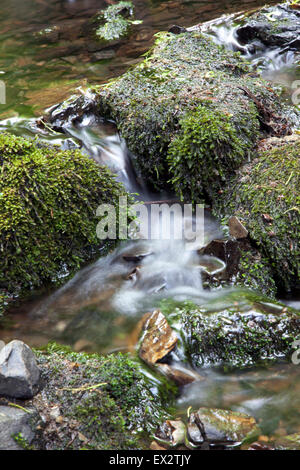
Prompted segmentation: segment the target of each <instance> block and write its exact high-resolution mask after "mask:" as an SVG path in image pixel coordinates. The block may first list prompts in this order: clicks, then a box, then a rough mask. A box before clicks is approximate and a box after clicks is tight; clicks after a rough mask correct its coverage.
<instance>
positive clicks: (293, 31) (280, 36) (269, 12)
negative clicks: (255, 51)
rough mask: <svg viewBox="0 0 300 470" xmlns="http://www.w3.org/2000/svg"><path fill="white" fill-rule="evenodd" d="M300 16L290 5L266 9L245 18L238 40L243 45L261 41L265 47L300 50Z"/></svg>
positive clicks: (237, 31) (239, 30)
mask: <svg viewBox="0 0 300 470" xmlns="http://www.w3.org/2000/svg"><path fill="white" fill-rule="evenodd" d="M299 34H300V14H299V11H297V10H295V9H293V8H290V6H289V5H288V4H283V5H276V6H272V7H265V8H262V9H261V10H259V11H257V12H254V13H252V14H250V15H247V16H246V17H245V21H244V24H243V25H242V26H240V27H238V28H237V30H236V35H237V38H238V39H239V40H240V41H241V42H242V43H243V44H249V43H251V42H252V41H253V42H254V41H256V42H257V41H258V40H259V41H261V43H262V44H263V45H264V46H265V47H276V46H277V47H287V48H289V49H291V50H292V49H295V50H299V49H300V47H299V46H300V43H299Z"/></svg>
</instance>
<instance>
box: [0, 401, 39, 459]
mask: <svg viewBox="0 0 300 470" xmlns="http://www.w3.org/2000/svg"><path fill="white" fill-rule="evenodd" d="M36 417H37V413H36V412H35V411H32V410H30V411H29V412H27V411H25V410H21V409H18V408H13V407H10V406H0V450H21V449H23V448H28V447H29V446H30V444H31V443H32V441H33V439H34V437H35V431H34V426H33V420H34V419H35V418H36Z"/></svg>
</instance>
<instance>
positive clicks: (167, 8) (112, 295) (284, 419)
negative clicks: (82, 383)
mask: <svg viewBox="0 0 300 470" xmlns="http://www.w3.org/2000/svg"><path fill="white" fill-rule="evenodd" d="M134 3H135V6H136V18H137V19H140V20H143V23H142V24H139V25H136V26H135V27H134V29H133V31H132V34H131V36H130V38H129V39H128V40H125V41H124V40H123V41H120V42H118V43H117V44H114V46H113V47H111V48H110V49H107V50H105V53H102V55H101V54H99V53H98V54H97V51H95V50H94V48H93V41H92V40H91V38H90V36H89V34H85V27H84V25H85V24H86V22H87V20H88V19H89V18H90V17H91V16H93V14H95V12H96V11H98V10H99V9H101V8H105V7H106V6H107V4H108V2H107V3H106V2H105V1H101V0H100V1H97V0H85V1H80V0H72V1H71V0H69V1H68V0H22V1H21V0H20V1H18V0H13V1H11V0H2V5H1V10H0V47H1V55H0V72H1V73H2V75H1V77H0V78H1V79H2V80H4V82H5V84H6V95H7V104H6V105H1V107H0V117H1V118H2V119H3V121H2V123H1V124H0V127H1V129H2V130H5V129H6V130H8V131H10V132H13V133H16V134H18V135H23V136H28V137H31V136H34V135H35V134H36V133H39V132H40V131H39V130H38V129H37V128H36V125H35V121H34V119H32V118H33V117H34V115H39V114H40V113H41V112H43V111H44V109H45V108H46V107H48V106H51V105H53V104H55V103H57V102H59V101H61V100H62V99H64V98H66V97H68V96H69V95H70V93H72V92H73V91H74V90H76V89H78V87H81V86H85V85H86V83H87V82H89V83H101V82H104V81H106V80H107V79H108V78H111V77H113V76H116V75H119V74H120V73H121V72H122V71H124V70H125V69H126V68H128V67H129V66H130V65H133V64H134V63H136V62H137V61H138V60H140V58H139V57H140V55H141V54H142V53H143V52H145V51H146V50H147V49H148V48H149V46H150V45H151V43H152V42H153V34H154V33H155V32H157V31H160V30H166V29H168V28H169V26H170V25H172V24H174V23H175V24H180V25H182V26H186V27H188V26H191V25H193V24H197V23H199V22H203V21H209V20H214V19H215V18H217V17H219V16H220V15H222V14H224V13H234V12H236V11H238V10H243V9H247V10H249V9H251V8H254V7H256V6H258V5H260V4H263V2H257V1H251V0H250V1H243V2H241V1H239V2H237V1H236V2H235V1H222V2H221V1H218V0H217V1H205V2H201V1H199V2H184V1H183V2H182V1H150V0H149V1H141V0H137V1H135V2H134ZM274 3H275V2H274ZM233 21H237V17H233V18H232V17H230V18H229V19H225V20H224V19H223V20H222V21H221V22H218V23H216V24H213V25H212V27H210V31H209V32H208V34H211V35H213V36H214V38H215V40H216V41H218V42H222V43H227V45H228V47H231V48H232V49H234V50H241V48H242V45H241V44H239V43H238V42H237V41H236V38H235V23H234V22H233ZM45 29H46V30H47V31H46V33H47V34H46V38H45V36H43V38H42V39H41V35H40V34H39V32H40V31H45ZM244 53H245V55H246V56H247V57H249V58H251V59H252V60H253V61H256V62H257V63H258V62H259V61H260V63H261V66H262V68H263V69H264V74H265V76H266V77H268V78H272V79H273V80H279V81H281V82H284V83H285V84H286V85H288V84H289V83H291V82H292V80H294V79H295V77H297V73H298V71H297V69H296V68H295V67H294V65H292V62H293V57H292V56H291V55H289V54H286V55H282V54H279V52H278V51H275V50H274V51H271V52H270V51H267V52H266V51H265V52H261V53H259V54H256V55H253V54H251V53H250V52H249V51H244ZM270 64H271V65H270ZM278 77H281V78H280V79H279V78H278ZM29 118H30V119H29ZM64 131H65V133H64V134H59V133H51V134H47V135H44V136H43V135H40V136H41V138H45V139H46V140H47V141H49V140H50V141H51V142H52V143H59V144H60V145H61V146H62V148H72V147H79V148H81V150H82V151H83V152H86V153H88V154H89V155H90V156H91V157H92V158H94V159H95V160H96V161H97V162H99V163H101V164H105V165H108V166H109V167H110V168H112V170H113V171H114V172H115V173H116V175H117V178H118V179H119V180H120V181H122V182H123V183H124V184H125V186H126V187H127V188H128V189H129V190H130V191H133V192H138V193H139V194H140V199H141V200H143V201H146V206H147V203H148V204H149V205H150V203H153V204H155V203H158V202H161V201H162V200H163V201H168V203H175V202H176V198H174V195H172V194H171V195H170V194H151V193H150V192H149V191H148V189H147V185H146V184H145V183H144V182H143V181H141V180H139V179H138V178H137V177H136V174H135V172H134V169H133V166H132V164H131V158H130V153H129V152H128V150H127V148H126V145H125V143H124V142H123V141H122V139H121V138H120V136H119V135H118V133H117V131H116V128H115V126H114V124H113V123H112V122H103V121H102V120H99V119H96V118H95V117H93V116H89V115H87V116H85V117H84V119H83V120H82V122H81V124H80V125H77V126H68V127H66V129H65V130H64ZM149 217H150V216H149ZM202 221H203V226H204V234H203V235H204V238H203V240H202V244H204V243H207V242H208V241H209V240H212V239H214V238H221V237H222V236H223V235H222V231H221V229H220V226H219V224H218V222H217V221H216V220H214V219H213V218H212V217H211V216H210V214H209V211H205V212H204V213H203V218H202ZM194 222H195V221H194V220H193V219H192V218H191V217H186V219H185V220H184V223H185V224H187V225H189V227H190V230H191V231H193V230H194V229H195V227H194V225H195V224H194ZM161 223H162V221H161V220H160V221H158V222H156V224H157V226H153V224H152V227H151V229H153V230H154V229H155V230H156V232H157V233H159V234H160V235H161V232H162V228H161ZM155 230H154V231H155ZM156 238H157V237H152V239H151V238H150V240H143V239H140V240H136V241H131V242H124V243H123V244H121V245H120V246H119V247H118V248H117V249H116V250H115V251H113V252H112V253H110V254H109V255H107V256H105V257H101V258H99V260H97V261H96V262H94V263H93V264H91V265H88V266H86V267H85V268H83V269H82V270H81V271H80V272H79V273H77V275H76V276H75V277H74V278H73V279H71V280H70V281H69V282H67V283H66V284H65V285H64V286H63V287H62V288H60V289H59V290H57V291H54V292H51V291H50V292H43V293H36V295H35V296H33V297H32V298H31V299H30V300H29V301H27V302H24V303H22V304H20V305H19V306H18V307H16V308H15V309H14V310H13V312H12V313H11V315H9V316H7V317H6V318H4V320H3V321H2V323H1V325H0V339H3V340H4V341H5V342H8V341H10V340H11V339H15V338H18V339H22V340H23V341H25V342H26V343H28V344H29V345H31V346H35V347H38V346H43V345H45V344H47V343H48V341H49V340H56V341H58V342H61V343H64V344H69V345H71V346H72V348H73V349H74V350H76V351H99V352H102V353H109V352H112V351H116V350H124V351H128V350H129V351H131V350H133V349H134V346H135V345H134V339H135V337H134V335H132V332H133V331H134V329H135V325H136V324H137V322H138V321H139V319H140V318H141V315H142V314H143V313H145V312H146V311H148V310H149V309H150V310H151V309H152V308H153V307H155V305H156V304H157V302H158V301H159V300H160V299H161V298H164V297H169V296H172V297H174V298H176V299H180V300H181V299H184V298H188V299H193V300H195V301H196V302H197V303H205V302H206V301H207V299H208V298H209V297H210V296H211V295H212V294H210V293H209V292H207V291H204V290H203V288H202V282H201V272H202V271H203V270H210V272H211V271H217V270H219V269H222V268H223V266H222V263H221V262H220V261H219V260H216V259H210V260H208V259H207V258H205V257H201V256H200V255H199V254H198V253H197V251H196V249H197V248H199V247H201V243H200V245H199V244H198V245H197V246H193V249H188V250H187V249H186V243H185V240H176V239H175V240H163V239H161V240H156ZM161 238H162V237H161ZM216 295H220V294H216ZM293 306H294V307H295V308H299V302H297V301H296V302H295V300H294V303H293ZM204 374H205V375H206V379H207V380H206V381H205V382H204V383H203V382H201V383H199V382H198V383H195V384H192V385H189V386H186V387H185V388H184V390H183V391H182V394H181V396H180V398H179V399H178V403H177V405H178V413H179V414H181V413H183V412H185V410H186V409H187V407H188V406H190V405H192V406H194V407H196V406H211V407H220V408H229V409H233V410H238V411H244V412H247V413H250V414H252V415H253V416H255V417H256V418H257V419H258V420H260V421H261V423H262V426H263V430H264V432H265V433H267V434H272V433H274V432H275V431H276V432H277V433H279V434H280V433H283V434H284V433H285V434H287V433H291V432H297V431H300V420H299V418H300V417H299V411H298V410H299V408H300V407H299V405H300V402H299V398H297V393H298V392H299V387H300V379H299V374H298V368H297V366H293V365H292V364H279V365H276V366H272V367H269V368H266V369H255V370H253V371H252V370H250V371H246V372H243V373H242V372H236V373H231V374H225V373H221V372H218V371H216V370H210V369H206V370H205V371H204ZM298 395H299V393H298Z"/></svg>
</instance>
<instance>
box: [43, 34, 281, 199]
mask: <svg viewBox="0 0 300 470" xmlns="http://www.w3.org/2000/svg"><path fill="white" fill-rule="evenodd" d="M91 91H92V92H93V93H94V96H93V99H92V102H93V104H91V102H89V103H87V102H86V99H84V98H80V99H79V100H77V101H76V100H75V101H73V103H72V102H69V103H67V104H66V105H65V106H61V107H60V108H59V109H57V108H56V109H55V110H54V114H53V115H50V117H49V120H50V122H51V123H53V125H54V126H55V127H56V128H57V127H60V126H59V119H60V123H62V120H68V121H69V122H70V114H72V111H74V110H79V111H78V112H77V111H76V112H75V114H74V115H73V119H75V120H77V119H78V114H79V115H80V114H81V113H80V109H81V108H82V107H87V108H88V109H91V108H93V109H94V110H95V112H98V113H99V114H101V115H103V116H105V117H108V118H110V119H111V118H112V119H114V120H115V121H116V124H117V127H118V129H119V131H120V133H121V135H122V137H124V138H125V140H126V142H127V145H128V147H129V150H130V151H131V152H132V153H133V155H134V156H135V158H134V162H135V166H136V169H137V171H138V172H139V173H140V174H141V175H142V176H143V177H144V178H146V179H147V181H148V183H149V184H150V185H152V186H154V187H156V188H160V189H161V188H163V189H165V188H166V185H167V184H168V185H169V187H170V188H172V189H173V190H175V191H176V193H177V194H179V195H181V196H182V197H183V198H185V199H186V201H187V202H189V201H191V200H194V201H195V200H199V199H201V198H203V197H204V198H206V199H209V200H211V199H213V198H214V197H215V195H216V194H217V192H218V191H219V189H220V188H222V187H223V186H224V184H225V183H226V181H227V179H228V177H229V176H230V175H232V173H233V172H234V170H235V169H236V168H237V167H239V166H240V165H241V163H242V162H244V161H245V160H246V159H247V158H248V157H249V154H250V153H251V151H252V150H253V147H254V145H255V143H256V142H257V140H258V138H259V136H260V131H262V132H263V133H266V134H271V135H282V134H286V133H289V132H290V124H289V122H288V120H287V119H285V117H284V110H283V107H282V106H281V103H280V99H279V97H278V96H277V95H276V93H275V92H274V91H273V90H272V88H271V87H270V84H268V83H266V82H264V81H263V80H262V79H261V78H259V77H258V75H256V74H255V73H253V71H251V67H250V64H249V63H248V62H246V61H245V60H244V59H243V58H241V56H240V54H239V53H233V52H232V51H229V50H226V49H225V48H224V47H222V46H218V45H217V44H215V43H214V42H213V40H212V39H211V38H209V37H208V36H205V35H203V34H202V33H200V32H199V31H189V32H184V33H182V34H179V35H176V34H172V33H160V34H159V36H158V39H157V41H156V44H155V46H154V48H153V49H152V50H151V51H149V53H148V55H147V57H146V59H145V60H144V61H143V62H141V63H140V64H139V65H137V66H136V67H135V68H133V69H131V70H129V71H128V72H126V73H125V74H124V75H123V76H121V77H120V78H118V79H115V80H113V81H111V82H109V83H108V84H106V85H104V86H100V87H94V88H93V90H91ZM58 117H59V119H58ZM71 120H72V119H71Z"/></svg>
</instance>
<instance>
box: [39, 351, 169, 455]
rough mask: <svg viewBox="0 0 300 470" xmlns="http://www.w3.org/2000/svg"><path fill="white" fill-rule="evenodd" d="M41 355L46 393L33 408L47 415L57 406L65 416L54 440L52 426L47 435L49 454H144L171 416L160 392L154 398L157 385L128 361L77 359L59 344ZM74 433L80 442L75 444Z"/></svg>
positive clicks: (79, 356)
mask: <svg viewBox="0 0 300 470" xmlns="http://www.w3.org/2000/svg"><path fill="white" fill-rule="evenodd" d="M36 355H37V361H38V365H39V367H40V368H41V369H42V373H43V377H44V378H45V388H44V389H43V392H42V395H41V396H37V397H36V398H35V399H34V400H33V404H34V405H35V406H36V407H37V409H38V411H39V412H41V413H44V412H45V409H44V407H45V408H46V409H47V407H48V406H49V405H48V404H49V403H54V404H56V405H58V406H59V409H60V415H61V416H62V419H61V422H60V424H59V425H57V429H56V432H52V434H51V439H49V429H48V428H47V425H46V427H44V429H43V437H42V439H44V441H45V442H46V443H48V448H49V446H50V448H51V449H65V448H69V449H79V448H81V447H83V446H84V447H85V448H87V449H98V450H99V449H101V450H103V449H118V450H121V449H133V448H135V449H136V448H141V447H143V445H144V444H143V443H144V442H148V435H149V434H150V433H151V432H152V431H153V430H154V429H155V428H156V426H157V425H158V424H159V423H160V422H161V420H162V419H165V418H166V417H167V416H168V415H167V412H166V411H165V410H164V406H165V405H164V403H163V401H162V399H161V397H160V395H159V392H158V391H157V390H156V394H153V390H154V389H155V388H156V386H155V384H154V383H152V382H151V381H150V379H148V378H146V376H144V375H143V374H142V373H141V372H140V367H139V365H138V364H137V363H135V362H133V361H132V360H131V359H130V358H129V356H128V355H123V354H114V355H109V356H106V357H104V356H99V355H98V354H92V355H88V354H84V353H74V352H71V351H70V350H69V349H68V348H64V347H60V346H58V345H56V344H51V345H49V347H48V348H47V350H46V351H36ZM168 398H170V396H169V397H168ZM48 425H49V426H50V428H51V424H50V423H48ZM72 432H73V433H74V432H75V435H76V438H75V439H74V440H73V442H71V443H70V440H71V441H72V439H70V437H71V435H72ZM79 433H80V434H79ZM82 436H84V437H85V438H86V440H85V442H83V441H82V439H83V438H82Z"/></svg>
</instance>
